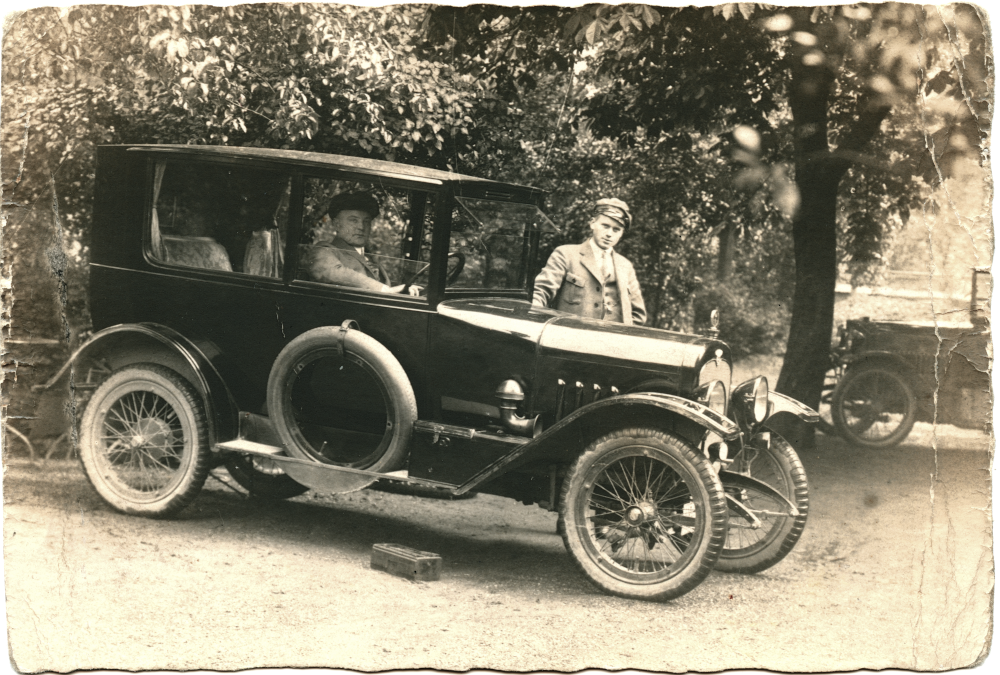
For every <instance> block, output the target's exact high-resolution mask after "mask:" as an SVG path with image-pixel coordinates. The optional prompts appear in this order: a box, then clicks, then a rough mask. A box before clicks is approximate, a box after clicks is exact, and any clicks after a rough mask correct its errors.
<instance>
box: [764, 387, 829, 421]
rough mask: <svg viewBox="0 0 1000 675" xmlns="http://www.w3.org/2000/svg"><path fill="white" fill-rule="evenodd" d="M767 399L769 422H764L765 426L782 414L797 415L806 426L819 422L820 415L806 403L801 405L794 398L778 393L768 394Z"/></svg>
mask: <svg viewBox="0 0 1000 675" xmlns="http://www.w3.org/2000/svg"><path fill="white" fill-rule="evenodd" d="M767 397H768V402H767V420H765V422H764V425H765V426H766V425H767V422H768V421H769V420H770V419H771V418H772V417H774V416H775V415H778V414H780V413H789V414H791V415H795V416H796V417H798V418H799V419H800V420H802V421H803V422H805V423H806V424H816V423H817V422H819V413H818V412H816V411H815V410H813V409H812V408H810V407H809V406H807V405H806V404H805V403H800V402H799V401H796V400H795V399H794V398H792V397H790V396H785V395H784V394H779V393H778V392H776V391H772V392H768V395H767Z"/></svg>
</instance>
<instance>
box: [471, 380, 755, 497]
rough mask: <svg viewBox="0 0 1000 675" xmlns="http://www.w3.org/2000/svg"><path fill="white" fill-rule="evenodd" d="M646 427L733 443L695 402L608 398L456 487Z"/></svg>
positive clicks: (726, 424) (730, 429) (728, 426)
mask: <svg viewBox="0 0 1000 675" xmlns="http://www.w3.org/2000/svg"><path fill="white" fill-rule="evenodd" d="M629 427H651V428H654V429H662V430H664V431H670V432H673V433H675V434H677V435H679V436H681V437H682V438H683V439H685V440H686V441H688V442H689V443H691V444H692V445H697V444H698V443H699V442H700V441H701V438H702V437H703V436H704V435H705V432H706V431H711V432H713V433H715V434H718V435H719V436H721V437H722V438H723V439H725V440H727V441H732V440H734V439H737V438H739V436H740V429H739V427H738V426H737V425H736V424H735V423H734V422H733V421H732V420H730V419H728V418H726V417H723V416H722V415H719V414H718V413H716V412H715V411H713V410H710V409H709V408H706V407H705V406H703V405H701V404H700V403H697V402H695V401H690V400H688V399H685V398H681V397H679V396H672V395H670V394H654V393H637V394H625V395H623V396H614V397H612V398H606V399H603V400H600V401H595V402H594V403H590V404H588V405H585V406H583V407H582V408H579V409H577V410H575V411H573V413H572V414H570V415H568V416H566V417H565V418H563V419H561V420H560V421H559V422H557V423H556V424H555V425H554V426H552V427H551V428H549V429H548V430H546V431H545V432H544V433H542V434H541V435H540V436H538V437H537V438H533V439H531V440H529V441H527V442H526V443H524V444H523V445H520V446H518V447H517V448H515V449H514V450H512V451H511V452H509V453H508V454H506V455H504V456H503V457H500V458H499V459H497V460H496V461H494V462H493V463H491V464H489V465H487V466H486V467H485V468H483V469H482V470H481V471H479V472H478V473H477V474H475V475H474V476H472V478H470V479H469V480H467V481H466V482H465V483H464V484H462V485H461V486H460V487H459V489H458V491H457V493H458V494H463V493H465V492H468V491H469V490H473V489H475V488H476V486H478V485H481V484H483V483H486V482H488V481H490V480H492V479H494V478H496V477H498V476H501V475H503V474H505V473H508V472H510V471H513V470H515V469H517V468H519V467H523V466H525V465H526V464H531V463H536V462H549V463H551V464H568V463H569V462H571V461H572V460H573V459H574V458H575V457H576V456H577V455H579V454H580V453H581V452H583V449H584V448H585V447H587V445H589V444H590V443H591V442H592V441H594V440H596V439H598V438H600V437H601V436H603V435H604V434H606V433H608V432H610V431H613V430H615V429H623V428H629Z"/></svg>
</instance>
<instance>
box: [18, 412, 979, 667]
mask: <svg viewBox="0 0 1000 675" xmlns="http://www.w3.org/2000/svg"><path fill="white" fill-rule="evenodd" d="M937 432H938V437H937V450H936V451H935V450H934V449H932V434H931V429H930V427H929V426H925V425H918V428H917V429H916V430H915V432H914V434H913V435H911V437H910V439H909V440H908V442H907V443H906V444H905V445H904V446H902V447H900V448H897V449H895V450H891V451H885V452H881V453H866V452H863V451H860V450H857V449H854V448H851V447H848V446H847V445H845V444H844V443H843V442H841V441H840V440H838V439H827V438H823V437H820V442H819V446H818V448H817V449H816V450H814V451H809V452H806V453H803V462H804V464H805V466H806V470H807V472H808V474H809V479H810V485H811V500H812V502H811V511H810V515H809V523H808V525H807V527H806V532H805V534H804V535H803V537H802V539H801V541H800V542H799V544H798V546H797V547H796V549H795V550H794V551H793V552H792V553H791V555H790V556H789V557H788V558H787V559H786V560H785V561H784V562H782V563H781V564H779V565H777V566H776V567H774V568H772V569H771V570H768V571H766V572H764V573H761V574H758V575H755V576H749V577H748V576H738V575H728V574H722V573H713V574H712V575H711V576H709V578H708V579H707V580H706V581H705V582H704V583H703V584H701V585H700V586H699V587H698V588H696V589H695V590H694V591H692V592H691V593H689V594H688V595H685V596H683V597H682V598H679V599H677V600H674V601H672V602H669V603H664V604H654V603H643V602H636V601H629V600H622V599H619V598H614V597H609V596H606V595H603V594H601V593H600V592H599V591H598V590H597V589H596V588H594V587H593V586H591V585H590V584H589V582H588V581H587V580H586V579H585V578H584V577H583V576H582V575H581V574H580V573H578V572H577V570H576V569H575V568H574V566H573V564H572V562H571V561H570V559H569V557H568V554H567V553H566V551H565V549H564V548H563V544H562V541H561V539H560V538H559V537H558V536H557V535H556V534H555V530H556V518H555V515H554V514H552V513H548V512H545V511H542V510H540V509H538V508H537V507H527V506H522V505H520V504H517V503H514V502H512V501H510V500H505V499H500V498H495V497H491V496H486V495H479V496H477V497H475V498H473V499H468V500H464V501H442V500H433V499H422V498H417V497H413V496H407V495H397V494H388V493H384V492H376V491H372V490H366V491H362V492H359V493H355V494H351V495H339V496H329V495H316V494H313V493H307V494H306V495H303V496H302V497H299V498H296V499H295V500H292V501H289V502H283V503H262V502H257V501H254V500H247V499H244V498H243V497H242V496H241V495H240V494H236V493H234V492H233V491H231V490H230V489H227V488H226V487H225V486H223V485H222V484H221V483H219V482H216V481H212V480H210V481H209V484H208V485H207V487H206V490H205V491H204V492H203V493H202V495H201V496H200V497H199V498H198V500H196V502H195V503H194V504H193V505H192V506H191V507H189V508H188V509H187V510H186V511H184V512H183V513H182V514H181V515H180V517H178V518H176V519H173V520H146V519H141V518H134V517H128V516H123V515H120V514H117V513H115V512H113V511H111V510H110V509H109V508H108V507H107V506H105V505H104V503H103V502H102V501H100V499H99V498H98V497H97V495H96V494H95V493H94V492H93V490H92V489H91V488H90V486H89V485H88V484H87V482H86V479H85V478H84V476H83V473H82V471H81V470H80V469H79V467H78V465H77V464H76V463H73V462H49V463H48V464H47V465H40V464H39V465H35V464H31V463H29V462H27V461H26V460H20V461H18V460H12V461H10V462H9V463H8V464H7V465H6V475H5V480H4V504H5V513H6V519H5V523H4V544H5V562H6V567H5V571H6V584H7V587H6V588H7V613H8V622H9V641H10V650H11V655H12V659H13V661H14V664H15V667H16V668H17V669H19V670H20V671H22V672H36V671H40V670H51V671H59V672H65V671H69V670H74V669H92V668H105V669H217V670H231V669H244V668H253V667H265V666H270V667H275V666H299V667H301V666H326V667H338V668H348V669H354V670H363V671H370V670H388V669H411V668H436V669H439V670H467V669H474V668H489V669H496V670H505V671H524V670H579V669H584V668H602V669H608V670H617V669H625V668H632V669H641V670H650V671H683V670H697V671H702V672H705V671H716V670H720V669H730V668H741V669H752V668H753V669H756V668H760V669H771V670H796V671H804V670H807V671H814V670H851V669H856V668H871V669H878V668H887V667H895V668H907V669H911V668H912V669H920V670H936V669H943V668H955V667H961V666H967V665H970V664H972V663H974V662H975V661H976V660H977V659H979V658H981V657H982V655H983V654H984V649H986V646H987V645H988V639H989V637H988V636H989V635H990V632H989V631H990V626H991V623H990V621H991V599H992V595H991V593H992V587H993V557H992V539H991V531H990V527H991V523H990V505H991V483H990V472H989V455H988V450H989V439H988V437H987V436H984V435H983V434H981V433H976V432H971V431H959V430H956V429H953V428H950V427H940V428H938V430H937ZM379 542H393V543H398V544H404V545H407V546H412V547H414V548H418V549H421V550H425V551H433V552H436V553H438V554H440V555H441V556H442V557H443V559H444V571H443V574H442V578H441V580H440V581H436V582H424V583H420V582H411V581H407V580H404V579H401V578H398V577H393V576H389V575H387V574H385V573H383V572H379V571H375V570H372V569H371V568H370V567H369V559H370V555H371V547H372V545H373V544H375V543H379Z"/></svg>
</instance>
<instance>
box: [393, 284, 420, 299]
mask: <svg viewBox="0 0 1000 675" xmlns="http://www.w3.org/2000/svg"><path fill="white" fill-rule="evenodd" d="M403 289H406V293H407V294H408V295H412V296H414V297H417V296H419V295H420V294H421V293H423V292H424V289H423V287H421V286H410V287H409V288H406V284H400V285H398V286H392V287H391V288H390V289H389V292H390V293H402V292H403Z"/></svg>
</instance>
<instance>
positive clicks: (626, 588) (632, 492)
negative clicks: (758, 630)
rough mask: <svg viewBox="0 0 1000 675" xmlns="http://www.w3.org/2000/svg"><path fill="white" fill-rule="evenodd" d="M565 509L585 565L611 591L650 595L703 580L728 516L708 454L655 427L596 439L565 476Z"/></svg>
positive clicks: (570, 538)
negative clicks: (707, 457)
mask: <svg viewBox="0 0 1000 675" xmlns="http://www.w3.org/2000/svg"><path fill="white" fill-rule="evenodd" d="M559 515H560V520H559V524H560V534H562V537H563V541H564V542H565V544H566V548H567V549H568V550H569V552H570V554H571V555H572V557H573V560H574V561H575V562H576V564H577V566H578V567H579V568H580V569H581V570H582V571H583V573H584V574H585V575H586V576H587V577H588V578H589V579H590V580H591V581H592V582H594V584H596V585H597V586H598V587H600V588H602V589H603V590H605V591H607V592H608V593H612V594H614V595H620V596H622V597H626V598H637V599H643V600H669V599H671V598H676V597H678V596H680V595H683V594H684V593H687V592H688V591H690V590H691V589H692V588H694V587H695V586H697V585H698V584H699V583H701V581H702V580H703V579H704V578H705V577H706V576H707V575H708V573H709V572H710V571H711V570H712V566H713V565H714V564H715V561H716V559H717V558H718V556H719V552H720V551H721V550H722V545H723V542H724V541H725V538H726V524H727V520H728V518H727V514H726V504H725V497H724V495H723V492H722V486H721V484H720V483H719V480H718V478H717V477H716V475H715V473H714V472H713V471H712V468H711V466H710V465H709V463H708V460H707V459H705V457H704V456H702V455H700V454H698V452H697V451H696V450H695V449H694V448H692V447H691V446H689V445H688V444H687V443H684V442H683V441H681V440H680V439H679V438H677V437H675V436H672V435H670V434H667V433H663V432H660V431H655V430H652V429H625V430H621V431H616V432H613V433H611V434H608V435H607V436H604V437H602V438H600V439H599V440H597V441H595V442H594V443H592V444H591V445H590V446H589V447H588V448H587V449H586V451H584V453H583V454H582V455H580V457H579V458H577V460H576V462H574V464H573V466H572V467H571V468H570V470H569V473H568V474H567V476H566V480H565V481H564V483H563V490H562V498H561V500H560V506H559Z"/></svg>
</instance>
